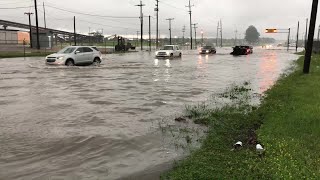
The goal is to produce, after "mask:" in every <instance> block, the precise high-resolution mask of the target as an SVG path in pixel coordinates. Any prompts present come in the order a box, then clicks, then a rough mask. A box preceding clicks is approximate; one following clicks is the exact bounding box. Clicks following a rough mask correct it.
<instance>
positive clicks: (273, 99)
mask: <svg viewBox="0 0 320 180" xmlns="http://www.w3.org/2000/svg"><path fill="white" fill-rule="evenodd" d="M296 64H297V66H296V67H295V70H294V71H293V72H292V73H291V74H289V75H284V76H283V77H282V78H281V79H280V80H279V81H278V82H277V83H276V85H274V86H273V87H272V88H271V89H270V90H268V91H267V92H266V93H265V96H264V99H263V100H262V102H261V105H260V106H259V107H258V108H256V107H252V106H250V105H249V103H247V102H246V101H237V102H236V103H232V104H230V105H227V106H224V107H221V108H216V109H210V108H208V107H206V106H194V107H189V108H187V109H186V116H188V117H189V118H191V119H192V120H193V121H194V122H196V123H201V124H205V125H208V126H209V131H208V135H207V138H206V139H205V140H204V142H203V144H202V147H201V148H200V149H199V150H196V151H194V152H192V153H191V155H190V156H189V157H187V158H186V159H184V160H182V161H180V162H177V163H176V165H175V167H174V169H173V170H171V171H170V172H168V173H166V174H164V175H163V176H162V179H173V180H174V179H179V180H180V179H181V180H186V179H197V180H205V179H319V178H320V153H319V150H320V55H314V56H313V58H312V65H311V66H312V67H311V73H310V74H309V75H304V74H303V73H302V67H303V58H300V59H299V60H298V61H297V62H296ZM233 91H235V90H233ZM246 91H247V90H246V88H236V92H233V93H229V94H224V95H223V96H224V97H229V98H230V99H237V98H238V97H239V95H241V94H244V93H246ZM237 141H242V142H243V147H242V148H240V149H237V150H233V144H234V143H236V142H237ZM257 143H261V144H262V145H263V147H264V148H265V152H264V154H263V155H262V156H260V155H258V154H257V152H256V150H255V145H256V144H257Z"/></svg>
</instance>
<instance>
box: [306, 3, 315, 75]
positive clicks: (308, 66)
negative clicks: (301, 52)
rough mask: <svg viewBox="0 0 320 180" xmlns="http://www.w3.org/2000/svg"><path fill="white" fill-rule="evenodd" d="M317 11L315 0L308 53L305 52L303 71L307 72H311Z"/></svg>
mask: <svg viewBox="0 0 320 180" xmlns="http://www.w3.org/2000/svg"><path fill="white" fill-rule="evenodd" d="M317 12H318V0H313V2H312V10H311V18H310V26H309V35H308V41H307V49H306V54H305V58H304V67H303V72H304V73H305V74H309V72H310V63H311V55H312V47H313V37H314V30H315V26H316V21H317Z"/></svg>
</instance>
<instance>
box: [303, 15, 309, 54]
mask: <svg viewBox="0 0 320 180" xmlns="http://www.w3.org/2000/svg"><path fill="white" fill-rule="evenodd" d="M308 22H309V19H308V18H307V19H306V33H305V34H304V48H305V49H306V48H307V39H308Z"/></svg>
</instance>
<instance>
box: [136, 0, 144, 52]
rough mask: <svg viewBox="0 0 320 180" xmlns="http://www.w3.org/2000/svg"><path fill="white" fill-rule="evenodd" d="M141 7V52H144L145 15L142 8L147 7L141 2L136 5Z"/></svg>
mask: <svg viewBox="0 0 320 180" xmlns="http://www.w3.org/2000/svg"><path fill="white" fill-rule="evenodd" d="M136 6H138V7H140V23H141V39H140V41H141V50H143V13H142V7H143V6H145V4H142V1H141V0H140V4H138V5H136Z"/></svg>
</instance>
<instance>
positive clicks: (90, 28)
mask: <svg viewBox="0 0 320 180" xmlns="http://www.w3.org/2000/svg"><path fill="white" fill-rule="evenodd" d="M89 45H91V27H89Z"/></svg>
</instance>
